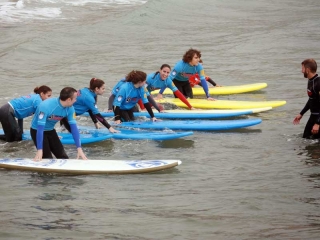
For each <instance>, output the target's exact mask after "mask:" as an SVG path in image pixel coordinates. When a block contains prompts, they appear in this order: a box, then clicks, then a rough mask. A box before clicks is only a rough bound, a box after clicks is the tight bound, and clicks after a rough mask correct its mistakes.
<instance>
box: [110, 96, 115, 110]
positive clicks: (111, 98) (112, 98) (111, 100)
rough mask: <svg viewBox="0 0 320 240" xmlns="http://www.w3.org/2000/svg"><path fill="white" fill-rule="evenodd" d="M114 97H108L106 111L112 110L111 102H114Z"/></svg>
mask: <svg viewBox="0 0 320 240" xmlns="http://www.w3.org/2000/svg"><path fill="white" fill-rule="evenodd" d="M114 98H115V95H114V94H111V96H110V97H109V100H108V110H112V109H113V107H112V106H113V101H114Z"/></svg>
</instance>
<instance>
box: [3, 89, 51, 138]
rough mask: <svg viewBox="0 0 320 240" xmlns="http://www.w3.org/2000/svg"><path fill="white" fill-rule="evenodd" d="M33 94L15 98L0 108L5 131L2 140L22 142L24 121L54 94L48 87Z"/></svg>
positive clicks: (35, 90) (36, 90)
mask: <svg viewBox="0 0 320 240" xmlns="http://www.w3.org/2000/svg"><path fill="white" fill-rule="evenodd" d="M33 92H34V94H29V95H26V96H23V97H19V98H15V99H13V100H11V101H9V102H8V103H6V104H4V105H3V106H2V107H1V108H0V121H1V124H2V128H3V131H4V135H0V139H1V140H4V141H6V142H14V141H21V140H22V134H23V119H24V118H26V117H29V116H31V115H32V114H34V113H35V111H36V109H37V107H38V105H39V104H40V103H41V102H42V101H43V100H46V99H47V98H49V97H51V94H52V90H51V88H49V87H48V86H46V85H42V86H40V87H36V88H35V89H34V90H33ZM16 118H17V119H18V121H17V120H16Z"/></svg>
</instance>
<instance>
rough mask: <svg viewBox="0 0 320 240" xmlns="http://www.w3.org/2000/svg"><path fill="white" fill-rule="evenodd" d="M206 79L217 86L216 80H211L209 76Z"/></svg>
mask: <svg viewBox="0 0 320 240" xmlns="http://www.w3.org/2000/svg"><path fill="white" fill-rule="evenodd" d="M206 80H207V81H208V82H209V83H211V84H212V85H213V86H217V84H216V82H215V81H213V80H212V79H211V78H210V77H206Z"/></svg>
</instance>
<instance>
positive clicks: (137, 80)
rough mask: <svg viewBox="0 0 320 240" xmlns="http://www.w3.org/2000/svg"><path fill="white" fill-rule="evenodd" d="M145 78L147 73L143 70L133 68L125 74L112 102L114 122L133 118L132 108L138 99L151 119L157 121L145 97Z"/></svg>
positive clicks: (117, 122) (127, 120) (128, 120)
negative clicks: (124, 78) (124, 79)
mask: <svg viewBox="0 0 320 240" xmlns="http://www.w3.org/2000/svg"><path fill="white" fill-rule="evenodd" d="M146 78H147V74H146V73H145V72H142V71H135V70H133V71H131V72H130V73H128V75H127V76H126V82H125V83H124V84H123V85H122V86H121V88H120V89H119V91H118V93H117V95H116V96H115V99H114V102H113V106H114V115H115V123H116V124H119V123H121V122H130V121H133V120H134V116H133V108H134V106H135V105H136V103H138V101H139V100H140V99H141V100H142V102H143V104H144V107H145V108H146V109H147V111H148V113H149V115H150V117H151V118H152V121H157V119H156V118H155V116H154V114H153V111H152V109H151V106H150V104H149V101H148V98H147V93H146V91H147V90H145V84H146Z"/></svg>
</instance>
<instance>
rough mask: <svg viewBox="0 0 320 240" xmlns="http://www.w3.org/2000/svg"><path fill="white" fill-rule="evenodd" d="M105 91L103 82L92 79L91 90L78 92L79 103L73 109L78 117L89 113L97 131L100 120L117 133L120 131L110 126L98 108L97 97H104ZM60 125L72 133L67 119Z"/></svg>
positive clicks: (85, 89)
mask: <svg viewBox="0 0 320 240" xmlns="http://www.w3.org/2000/svg"><path fill="white" fill-rule="evenodd" d="M105 90H106V88H105V83H104V81H103V80H101V79H98V78H92V79H91V80H90V84H89V88H82V89H80V90H79V91H78V95H77V101H76V102H75V103H74V104H73V107H74V110H75V112H76V115H77V116H78V115H81V114H83V113H85V112H88V113H89V115H90V117H91V119H92V121H93V122H94V125H95V127H96V128H97V129H99V128H100V126H99V123H98V120H99V122H101V123H102V124H103V125H104V126H105V127H106V128H108V129H109V131H110V132H112V133H116V132H119V131H117V130H115V129H114V128H113V127H111V126H110V124H109V123H108V122H107V121H106V120H105V119H104V117H102V115H101V114H100V112H99V109H98V107H97V96H98V95H102V94H103V93H104V92H105ZM60 123H61V125H64V126H65V128H66V129H67V130H68V131H69V132H70V131H71V129H70V125H69V123H68V119H67V118H63V119H62V120H61V121H60Z"/></svg>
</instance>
